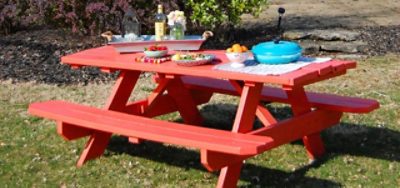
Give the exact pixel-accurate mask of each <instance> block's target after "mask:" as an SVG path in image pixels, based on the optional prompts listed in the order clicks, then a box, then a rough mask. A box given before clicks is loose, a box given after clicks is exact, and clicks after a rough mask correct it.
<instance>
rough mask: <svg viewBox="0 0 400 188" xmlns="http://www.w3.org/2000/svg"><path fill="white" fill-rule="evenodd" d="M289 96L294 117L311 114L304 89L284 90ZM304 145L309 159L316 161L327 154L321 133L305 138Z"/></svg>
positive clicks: (288, 88) (286, 88)
mask: <svg viewBox="0 0 400 188" xmlns="http://www.w3.org/2000/svg"><path fill="white" fill-rule="evenodd" d="M283 89H284V90H285V91H286V94H287V96H288V100H289V103H290V105H291V107H292V112H293V115H294V117H297V116H300V115H303V114H306V113H309V112H311V107H312V106H311V104H310V103H309V102H308V99H307V95H306V92H305V90H304V88H303V87H296V88H293V87H285V86H284V88H283ZM303 143H304V146H305V148H306V150H307V154H308V157H309V158H310V159H311V160H315V159H317V158H318V157H321V156H322V155H323V154H324V153H325V147H324V143H323V141H322V139H321V136H320V132H317V133H314V134H311V135H307V136H304V137H303Z"/></svg>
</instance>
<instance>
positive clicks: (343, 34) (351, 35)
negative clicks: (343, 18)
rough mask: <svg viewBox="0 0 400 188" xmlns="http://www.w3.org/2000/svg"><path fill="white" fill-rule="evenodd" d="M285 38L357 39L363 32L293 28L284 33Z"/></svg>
mask: <svg viewBox="0 0 400 188" xmlns="http://www.w3.org/2000/svg"><path fill="white" fill-rule="evenodd" d="M283 36H284V38H285V39H288V40H299V39H314V40H324V41H337V40H340V41H355V40H357V39H358V38H360V36H361V33H360V32H356V31H350V30H346V29H327V30H321V29H314V30H291V31H286V32H285V33H284V34H283Z"/></svg>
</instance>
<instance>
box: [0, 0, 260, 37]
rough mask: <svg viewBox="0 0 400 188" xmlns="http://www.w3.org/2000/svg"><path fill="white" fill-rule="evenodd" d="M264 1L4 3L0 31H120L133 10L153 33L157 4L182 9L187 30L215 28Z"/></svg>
mask: <svg viewBox="0 0 400 188" xmlns="http://www.w3.org/2000/svg"><path fill="white" fill-rule="evenodd" d="M265 2H266V0H222V1H217V0H187V1H185V0H169V1H163V0H47V1H46V0H6V1H2V2H0V32H2V33H6V34H7V33H9V32H10V31H12V30H16V29H19V28H23V27H29V26H32V25H41V24H48V25H53V26H56V27H61V28H71V29H72V31H73V32H76V33H81V34H91V35H94V34H98V33H99V32H101V31H105V30H112V31H114V32H119V31H120V28H121V25H120V23H121V21H122V18H123V14H124V12H125V11H126V10H127V9H128V7H129V6H132V7H133V9H135V10H136V13H137V16H138V18H139V20H140V22H141V23H142V31H144V32H147V33H152V29H153V27H154V26H153V25H154V24H153V17H154V14H155V11H156V5H157V4H163V5H164V7H165V12H166V13H168V12H169V11H172V10H176V9H180V10H184V11H185V14H187V15H186V16H187V17H190V18H191V19H189V20H188V21H189V22H190V21H191V22H192V23H189V28H191V29H196V28H210V29H213V28H216V27H217V26H219V25H221V24H225V25H235V24H238V23H239V22H240V16H241V15H242V14H244V13H251V14H253V15H257V14H258V13H259V12H260V10H261V5H262V4H263V3H265Z"/></svg>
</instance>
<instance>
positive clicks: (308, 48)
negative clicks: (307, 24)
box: [299, 40, 320, 55]
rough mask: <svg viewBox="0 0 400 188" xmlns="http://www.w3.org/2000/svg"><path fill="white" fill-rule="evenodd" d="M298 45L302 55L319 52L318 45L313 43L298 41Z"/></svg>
mask: <svg viewBox="0 0 400 188" xmlns="http://www.w3.org/2000/svg"><path fill="white" fill-rule="evenodd" d="M299 45H300V46H301V47H302V48H303V54H304V55H310V54H317V53H318V52H319V51H320V45H319V44H318V43H317V42H315V41H311V40H304V41H299Z"/></svg>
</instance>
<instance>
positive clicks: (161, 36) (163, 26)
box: [155, 5, 167, 41]
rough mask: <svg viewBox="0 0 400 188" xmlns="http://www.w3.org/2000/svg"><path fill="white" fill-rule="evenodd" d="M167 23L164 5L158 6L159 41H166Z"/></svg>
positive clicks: (156, 26)
mask: <svg viewBox="0 0 400 188" xmlns="http://www.w3.org/2000/svg"><path fill="white" fill-rule="evenodd" d="M166 21H167V16H165V14H164V13H163V7H162V5H158V7H157V14H156V16H155V35H156V40H157V41H160V40H164V38H165V33H166Z"/></svg>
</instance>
